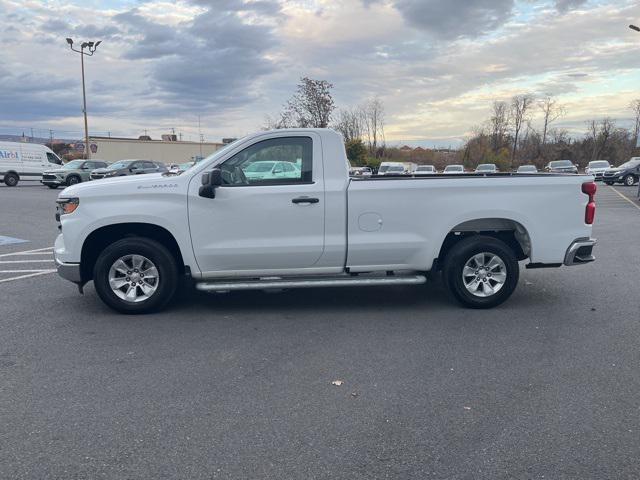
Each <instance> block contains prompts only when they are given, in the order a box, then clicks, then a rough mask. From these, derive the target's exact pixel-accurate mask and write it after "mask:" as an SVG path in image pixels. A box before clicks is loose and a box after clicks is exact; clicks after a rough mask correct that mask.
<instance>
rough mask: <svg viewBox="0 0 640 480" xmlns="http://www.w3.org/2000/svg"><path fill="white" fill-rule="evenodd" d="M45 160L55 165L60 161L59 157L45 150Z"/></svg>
mask: <svg viewBox="0 0 640 480" xmlns="http://www.w3.org/2000/svg"><path fill="white" fill-rule="evenodd" d="M47 161H48V162H49V163H55V164H56V165H60V164H61V163H62V162H61V161H60V159H59V158H58V157H56V156H55V155H54V154H53V153H51V152H47Z"/></svg>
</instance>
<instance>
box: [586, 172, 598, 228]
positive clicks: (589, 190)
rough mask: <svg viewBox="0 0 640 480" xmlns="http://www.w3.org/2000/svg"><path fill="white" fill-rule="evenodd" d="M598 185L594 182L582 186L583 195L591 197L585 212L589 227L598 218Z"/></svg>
mask: <svg viewBox="0 0 640 480" xmlns="http://www.w3.org/2000/svg"><path fill="white" fill-rule="evenodd" d="M597 189H598V187H596V184H595V183H593V182H585V183H583V184H582V193H586V194H587V195H589V202H588V203H587V207H586V208H585V210H584V223H586V224H587V225H591V224H593V219H594V218H595V216H596V190H597Z"/></svg>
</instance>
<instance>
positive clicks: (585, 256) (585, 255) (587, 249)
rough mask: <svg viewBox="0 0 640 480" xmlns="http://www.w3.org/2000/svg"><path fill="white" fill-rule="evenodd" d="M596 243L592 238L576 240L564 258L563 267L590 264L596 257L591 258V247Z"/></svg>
mask: <svg viewBox="0 0 640 480" xmlns="http://www.w3.org/2000/svg"><path fill="white" fill-rule="evenodd" d="M596 243H597V241H596V240H595V239H594V238H578V239H576V240H574V241H573V242H572V243H571V245H569V248H567V253H566V254H565V256H564V264H565V265H569V266H570V265H582V264H583V263H591V262H593V261H594V260H595V259H596V257H594V256H593V247H594V246H595V245H596Z"/></svg>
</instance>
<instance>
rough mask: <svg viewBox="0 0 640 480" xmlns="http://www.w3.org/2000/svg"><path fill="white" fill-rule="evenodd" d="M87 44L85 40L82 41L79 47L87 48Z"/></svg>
mask: <svg viewBox="0 0 640 480" xmlns="http://www.w3.org/2000/svg"><path fill="white" fill-rule="evenodd" d="M88 46H89V44H88V43H87V42H82V45H80V48H81V49H82V48H87V47H88Z"/></svg>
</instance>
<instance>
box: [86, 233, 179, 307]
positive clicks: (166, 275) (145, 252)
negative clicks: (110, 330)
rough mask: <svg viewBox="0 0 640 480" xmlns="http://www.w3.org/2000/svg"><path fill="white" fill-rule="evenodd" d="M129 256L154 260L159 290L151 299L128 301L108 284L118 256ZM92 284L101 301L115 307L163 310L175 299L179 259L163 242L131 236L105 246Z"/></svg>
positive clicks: (95, 268)
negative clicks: (139, 256)
mask: <svg viewBox="0 0 640 480" xmlns="http://www.w3.org/2000/svg"><path fill="white" fill-rule="evenodd" d="M126 255H142V256H144V257H146V258H148V259H149V260H151V261H152V262H153V263H154V264H155V266H156V268H157V270H158V278H159V283H158V287H157V290H156V291H155V293H153V294H152V295H151V296H150V297H149V298H148V299H146V300H142V301H140V302H136V303H133V302H129V301H125V300H123V299H121V298H119V297H118V296H117V295H116V294H115V293H114V292H113V290H112V289H111V287H110V285H109V270H110V269H111V266H112V265H113V264H114V262H116V260H118V259H119V258H121V257H123V256H126ZM93 283H94V285H95V288H96V291H97V292H98V295H99V296H100V298H101V299H102V301H103V302H104V303H105V304H107V306H109V307H110V308H112V309H113V310H116V311H117V312H120V313H126V314H139V313H149V312H153V311H158V310H161V309H162V308H164V307H166V306H167V304H168V303H169V302H170V301H171V299H172V298H173V296H174V294H175V292H176V288H177V286H178V266H177V264H176V259H175V258H174V257H173V255H171V253H170V252H169V251H168V250H167V249H166V248H165V247H164V246H163V245H161V244H160V243H158V242H156V241H154V240H151V239H149V238H144V237H128V238H124V239H122V240H118V241H117V242H115V243H112V244H111V245H109V246H108V247H107V248H105V249H104V250H103V251H102V253H101V254H100V256H98V259H97V260H96V264H95V267H94V269H93Z"/></svg>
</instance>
